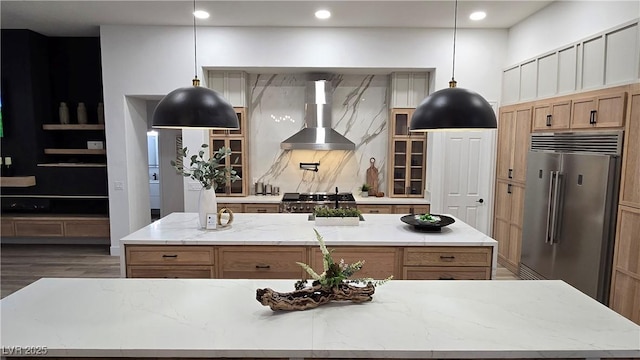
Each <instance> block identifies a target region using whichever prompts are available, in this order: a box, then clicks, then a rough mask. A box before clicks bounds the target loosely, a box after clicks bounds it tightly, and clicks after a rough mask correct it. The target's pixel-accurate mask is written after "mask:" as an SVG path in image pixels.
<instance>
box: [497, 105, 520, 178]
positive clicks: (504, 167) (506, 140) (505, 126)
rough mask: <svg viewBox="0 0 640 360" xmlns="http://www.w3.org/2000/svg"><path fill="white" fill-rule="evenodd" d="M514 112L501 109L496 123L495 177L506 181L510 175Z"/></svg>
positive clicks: (508, 109) (510, 109) (509, 109)
mask: <svg viewBox="0 0 640 360" xmlns="http://www.w3.org/2000/svg"><path fill="white" fill-rule="evenodd" d="M515 115H516V113H515V110H514V109H512V108H507V109H501V110H500V119H499V121H498V156H497V159H496V161H497V162H496V168H497V174H496V176H497V177H498V178H500V179H508V178H509V176H510V175H511V157H512V153H511V149H512V148H513V141H514V140H513V132H514V130H515V127H514V123H515V120H514V119H515Z"/></svg>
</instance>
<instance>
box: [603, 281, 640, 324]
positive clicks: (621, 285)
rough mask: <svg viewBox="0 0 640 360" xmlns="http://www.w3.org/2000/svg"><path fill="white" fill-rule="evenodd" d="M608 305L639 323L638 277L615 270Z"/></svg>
mask: <svg viewBox="0 0 640 360" xmlns="http://www.w3.org/2000/svg"><path fill="white" fill-rule="evenodd" d="M611 292H612V297H611V301H610V304H609V307H611V309H613V310H614V311H615V312H617V313H618V314H620V315H622V316H624V317H626V318H627V319H629V320H631V321H633V322H635V323H636V324H639V325H640V279H639V278H636V277H633V276H629V275H627V274H625V273H622V272H616V274H615V277H614V281H613V284H612V289H611Z"/></svg>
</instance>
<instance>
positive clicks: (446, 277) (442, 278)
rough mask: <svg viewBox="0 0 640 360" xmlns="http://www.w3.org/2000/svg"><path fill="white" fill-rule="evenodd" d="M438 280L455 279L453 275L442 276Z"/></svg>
mask: <svg viewBox="0 0 640 360" xmlns="http://www.w3.org/2000/svg"><path fill="white" fill-rule="evenodd" d="M438 280H455V279H454V278H453V276H440V277H439V278H438Z"/></svg>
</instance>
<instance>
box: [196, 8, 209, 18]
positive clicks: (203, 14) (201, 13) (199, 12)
mask: <svg viewBox="0 0 640 360" xmlns="http://www.w3.org/2000/svg"><path fill="white" fill-rule="evenodd" d="M193 16H195V17H197V18H198V19H208V18H209V13H208V12H206V11H204V10H196V11H194V12H193Z"/></svg>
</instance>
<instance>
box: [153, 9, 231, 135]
mask: <svg viewBox="0 0 640 360" xmlns="http://www.w3.org/2000/svg"><path fill="white" fill-rule="evenodd" d="M195 11H196V1H195V0H193V12H194V13H195ZM196 39H197V38H196V17H195V16H194V17H193V50H194V51H193V52H194V68H195V69H194V70H195V77H194V79H193V86H190V87H183V88H179V89H176V90H173V91H172V92H170V93H168V94H167V95H166V96H165V97H164V98H162V100H160V102H159V103H158V105H157V106H156V109H155V110H154V112H153V121H152V127H154V128H174V129H178V128H191V127H196V128H207V129H238V128H240V124H239V122H238V116H237V115H236V112H235V110H233V107H232V106H231V104H229V102H228V101H227V100H225V98H223V97H222V95H220V94H219V93H217V92H216V91H214V90H211V89H208V88H204V87H200V80H199V79H198V45H197V40H196Z"/></svg>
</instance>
